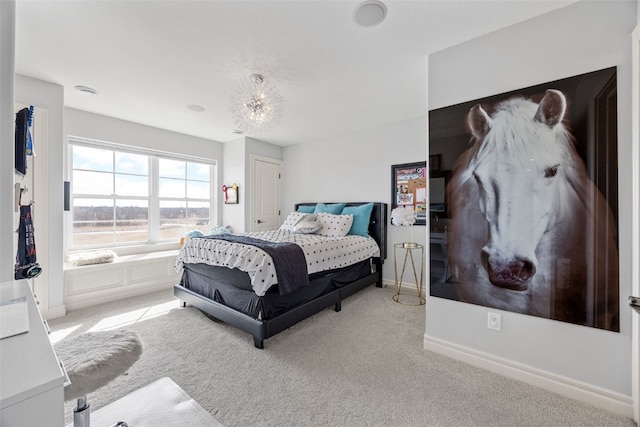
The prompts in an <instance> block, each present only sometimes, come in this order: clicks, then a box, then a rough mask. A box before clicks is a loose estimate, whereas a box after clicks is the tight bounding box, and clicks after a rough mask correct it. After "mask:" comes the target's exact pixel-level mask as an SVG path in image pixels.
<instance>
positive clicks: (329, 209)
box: [313, 203, 345, 215]
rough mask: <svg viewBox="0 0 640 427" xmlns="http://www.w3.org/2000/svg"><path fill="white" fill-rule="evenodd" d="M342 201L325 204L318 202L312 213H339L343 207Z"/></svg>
mask: <svg viewBox="0 0 640 427" xmlns="http://www.w3.org/2000/svg"><path fill="white" fill-rule="evenodd" d="M344 205H345V204H344V203H334V204H332V205H325V204H324V203H318V204H317V205H316V209H315V210H314V211H313V213H330V214H333V215H340V213H341V212H342V209H344Z"/></svg>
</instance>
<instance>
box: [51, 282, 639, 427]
mask: <svg viewBox="0 0 640 427" xmlns="http://www.w3.org/2000/svg"><path fill="white" fill-rule="evenodd" d="M392 295H393V289H391V287H387V288H383V289H380V288H375V287H369V288H367V289H365V290H363V291H361V292H359V293H358V294H356V295H354V296H352V297H349V298H347V299H346V300H344V301H343V302H342V311H341V312H339V313H336V312H334V311H333V310H332V309H327V310H324V311H322V312H321V313H318V314H316V315H315V316H313V317H311V318H309V319H307V320H305V321H303V322H301V323H299V324H297V325H295V326H293V327H292V328H290V329H288V330H286V331H284V332H282V333H280V334H278V335H276V336H275V337H272V338H269V339H267V340H265V348H264V350H258V349H256V348H254V346H253V338H252V337H251V336H250V335H249V334H246V333H244V332H242V331H239V330H237V329H235V328H232V327H230V326H228V325H225V324H224V323H220V322H215V321H212V320H210V319H209V318H207V317H206V316H204V315H203V314H202V313H200V312H199V311H198V310H196V309H195V308H192V307H187V308H182V307H180V306H179V302H178V300H176V299H175V298H174V297H173V291H172V290H167V291H161V292H156V293H152V294H149V295H144V296H140V297H136V298H131V299H128V300H126V301H122V302H115V303H108V304H103V305H99V306H95V307H90V308H86V309H82V310H77V311H73V312H70V313H69V314H68V315H67V316H66V317H64V318H60V319H54V320H51V321H50V322H49V325H50V327H51V329H52V331H53V332H52V339H53V340H54V341H55V340H59V339H64V338H69V337H72V336H75V335H78V334H81V333H84V332H87V331H94V330H104V329H115V328H127V329H130V330H133V331H136V332H138V334H139V335H140V337H141V339H142V341H143V343H144V350H143V353H142V356H141V357H140V359H139V360H138V362H137V363H136V364H134V365H133V367H132V368H131V369H130V370H129V372H128V373H127V374H126V375H123V376H121V377H119V378H117V379H116V380H114V381H113V382H112V383H110V384H108V385H106V386H105V387H103V388H101V389H99V390H97V391H95V392H93V393H91V394H89V395H88V400H89V402H91V404H92V408H93V410H97V409H99V408H100V407H102V406H105V405H106V404H108V403H110V402H112V401H114V400H117V399H119V398H121V397H123V396H124V395H126V394H128V393H130V392H132V391H134V390H136V389H138V388H140V387H143V386H145V385H147V384H149V383H151V382H153V381H155V380H157V379H159V378H161V377H165V376H167V377H170V378H171V379H173V381H175V382H176V383H177V384H178V385H179V386H180V387H182V388H183V389H184V390H185V391H186V392H187V393H188V394H189V395H190V396H191V397H193V398H194V399H195V400H196V401H197V402H198V403H199V404H200V405H201V406H202V407H204V408H205V409H206V410H208V411H209V412H210V413H211V414H212V415H213V416H214V417H215V418H216V419H217V420H218V421H220V422H221V423H222V424H224V425H225V426H227V427H234V426H243V427H248V426H326V425H330V426H492V427H493V426H510V427H511V426H633V425H635V424H634V423H633V421H632V420H630V419H627V418H623V417H618V416H615V415H612V414H610V413H608V412H606V411H603V410H600V409H597V408H595V407H592V406H590V405H587V404H583V403H580V402H577V401H574V400H571V399H568V398H564V397H561V396H558V395H555V394H553V393H549V392H547V391H544V390H541V389H537V388H535V387H532V386H529V385H527V384H523V383H520V382H518V381H514V380H510V379H508V378H504V377H502V376H500V375H496V374H493V373H490V372H487V371H484V370H482V369H478V368H475V367H472V366H469V365H466V364H464V363H461V362H457V361H454V360H451V359H449V358H446V357H444V356H441V355H439V354H436V353H433V352H429V351H425V350H424V349H423V348H422V339H423V334H424V320H425V316H424V309H425V308H424V306H422V307H411V306H404V305H400V304H397V303H395V302H393V301H392V299H391V296H392ZM72 408H73V402H67V403H66V404H65V415H66V422H67V423H68V422H70V421H71V419H72Z"/></svg>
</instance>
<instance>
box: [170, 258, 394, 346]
mask: <svg viewBox="0 0 640 427" xmlns="http://www.w3.org/2000/svg"><path fill="white" fill-rule="evenodd" d="M197 265H199V264H190V265H185V269H184V272H183V276H182V280H181V282H180V283H179V284H177V285H175V286H174V290H173V292H174V295H175V296H176V297H178V298H179V299H180V300H182V301H183V303H184V304H185V305H186V304H190V305H192V306H194V307H196V308H198V309H199V310H200V311H202V312H203V313H205V314H206V315H208V316H210V317H214V318H216V319H219V320H221V321H223V322H225V323H228V324H230V325H232V326H234V327H236V328H238V329H241V330H243V331H245V332H247V333H249V334H251V335H252V336H253V343H254V345H255V346H256V347H257V348H260V349H261V348H264V340H265V339H267V338H269V337H272V336H274V335H275V334H277V333H279V332H282V331H284V330H285V329H288V328H290V327H291V326H293V325H295V324H296V323H298V322H300V321H301V320H304V319H306V318H307V317H310V316H312V315H314V314H315V313H318V312H320V311H322V310H324V309H326V308H328V307H331V306H332V305H333V306H334V309H335V311H340V310H341V302H342V300H343V299H345V298H347V297H348V296H350V295H352V294H354V293H356V292H358V291H359V290H361V289H364V288H366V287H367V286H370V285H373V284H375V285H376V286H378V287H382V263H381V262H380V260H379V259H374V260H373V266H375V267H374V269H373V270H372V268H371V267H372V264H371V261H370V260H367V261H363V262H362V263H359V264H357V265H356V266H355V267H354V266H352V267H354V268H347V269H346V270H345V269H340V270H333V271H331V272H329V274H324V275H322V274H321V275H319V276H318V277H316V276H315V275H312V276H310V279H311V282H312V283H311V286H309V287H305V288H303V289H299V290H297V291H294V292H292V293H291V294H288V295H284V297H286V298H284V299H283V296H281V295H279V294H278V292H277V290H276V289H270V292H267V294H265V295H264V296H262V297H258V296H257V295H256V294H255V292H253V290H248V289H243V288H242V287H243V285H242V283H239V284H238V286H239V287H238V286H235V285H230V284H228V283H225V282H221V281H220V280H221V279H222V277H217V278H215V277H214V278H212V277H211V276H216V275H217V274H216V273H213V271H216V270H211V269H210V268H207V267H209V266H206V267H205V266H202V270H200V267H196V266H197ZM225 269H226V268H225ZM197 270H198V271H197ZM227 270H228V269H227ZM343 270H345V271H343ZM218 273H221V272H220V271H218ZM224 273H226V272H224V271H222V274H223V275H224ZM245 285H246V284H245ZM189 287H191V288H192V289H190V288H189ZM314 295H315V296H314ZM284 301H286V303H285V302H284ZM241 307H244V308H243V310H244V311H241ZM256 312H257V313H258V314H260V315H265V313H268V316H269V318H259V316H258V315H256ZM248 313H252V314H248Z"/></svg>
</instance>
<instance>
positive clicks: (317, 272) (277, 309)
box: [174, 202, 387, 349]
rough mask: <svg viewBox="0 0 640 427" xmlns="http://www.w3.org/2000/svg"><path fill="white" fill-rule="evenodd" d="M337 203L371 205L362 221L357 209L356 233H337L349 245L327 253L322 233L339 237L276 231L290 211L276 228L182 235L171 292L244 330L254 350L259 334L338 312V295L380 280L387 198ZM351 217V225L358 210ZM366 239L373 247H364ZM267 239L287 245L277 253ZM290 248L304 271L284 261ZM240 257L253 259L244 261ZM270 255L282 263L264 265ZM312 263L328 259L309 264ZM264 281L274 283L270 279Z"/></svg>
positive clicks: (352, 207) (260, 344)
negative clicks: (186, 237)
mask: <svg viewBox="0 0 640 427" xmlns="http://www.w3.org/2000/svg"><path fill="white" fill-rule="evenodd" d="M337 205H338V204H331V205H325V206H337ZM343 205H344V210H343V212H344V213H347V212H358V211H359V212H362V209H364V208H366V209H368V208H369V207H371V213H370V215H369V217H368V223H367V218H364V221H362V220H363V218H362V215H360V229H361V230H365V229H366V231H364V232H361V233H360V234H361V235H362V236H356V235H351V234H349V235H347V236H345V237H344V240H343V243H342V246H349V247H353V248H355V249H353V250H350V255H348V256H343V255H340V254H339V253H338V252H335V253H334V252H332V251H333V250H334V249H333V248H332V249H326V248H325V246H322V245H324V244H325V242H324V240H335V241H340V240H341V239H340V238H339V236H338V237H335V236H327V239H323V238H321V237H320V236H318V235H307V236H302V235H299V234H298V233H294V232H288V230H286V229H285V230H284V231H283V227H285V225H286V223H287V221H290V220H291V218H293V215H292V214H294V213H292V214H289V216H288V217H287V220H286V221H285V224H283V226H282V227H281V230H278V231H273V232H270V233H269V232H267V233H266V234H265V232H261V233H257V234H256V233H244V234H243V235H240V236H237V235H218V236H204V237H197V238H192V239H189V240H187V241H186V242H185V244H184V246H183V247H182V249H181V250H180V252H179V254H178V258H177V260H176V268H177V269H182V276H181V279H180V283H178V284H176V285H175V286H174V294H175V296H176V297H178V298H179V299H180V300H181V301H182V303H183V305H184V306H186V304H189V305H191V306H194V307H196V308H198V309H199V310H201V311H202V312H203V313H205V314H206V315H207V316H209V317H211V318H214V319H217V320H221V321H223V322H225V323H227V324H230V325H232V326H234V327H236V328H239V329H241V330H243V331H245V332H247V333H249V334H250V335H252V336H253V341H254V345H255V347H257V348H259V349H262V348H264V340H265V339H267V338H269V337H272V336H273V335H275V334H277V333H279V332H281V331H283V330H285V329H287V328H289V327H291V326H292V325H294V324H296V323H298V322H300V321H301V320H304V319H306V318H307V317H309V316H312V315H313V314H315V313H318V312H319V311H321V310H324V309H326V308H328V307H331V306H333V307H334V310H335V311H336V312H338V311H340V310H341V301H342V300H343V299H345V298H346V297H348V296H350V295H353V294H355V293H356V292H358V291H359V290H361V289H364V288H365V287H367V286H370V285H373V284H375V285H376V286H377V287H382V265H383V263H384V260H385V259H386V256H387V254H386V240H387V229H386V224H387V205H386V204H385V203H377V202H374V203H367V202H354V203H344V204H343ZM365 205H367V206H365ZM315 206H316V203H300V204H297V205H296V206H295V213H297V212H298V211H299V210H301V211H306V212H313V209H314V207H315ZM319 216H320V215H319ZM338 216H340V215H338ZM325 217H331V215H325ZM352 217H353V218H354V223H353V228H352V231H353V230H354V229H355V226H356V223H355V221H356V220H358V214H355V215H353V216H352ZM331 218H333V217H331ZM323 220H326V218H324V217H323ZM325 229H328V227H326V226H325ZM283 236H284V237H285V239H284V241H285V242H289V243H284V244H275V243H274V244H269V243H265V242H257V241H252V239H253V238H255V237H260V238H265V239H282V237H283ZM334 237H335V239H334ZM236 239H239V240H238V241H236ZM372 242H373V246H375V250H373V249H371V250H372V252H368V251H369V250H370V249H369V248H370V247H371V244H372ZM253 243H255V244H256V245H258V243H260V245H259V246H260V247H259V248H258V247H254V246H252V244H253ZM334 243H335V242H334ZM327 244H328V243H327ZM275 246H278V250H280V249H281V248H280V247H281V246H286V249H287V250H291V251H293V252H287V253H286V255H285V256H284V257H283V256H282V255H279V254H278V253H276V252H275V249H274V248H273V247H275ZM335 250H336V251H338V250H340V249H335ZM295 252H301V253H303V254H304V258H303V259H304V263H305V264H306V265H307V268H306V270H305V269H304V268H301V269H298V267H299V266H295V268H294V267H292V265H293V261H291V260H293V259H295V257H298V256H299V254H296V253H295ZM314 252H315V254H314ZM318 253H320V254H321V255H320V258H318V255H317V254H318ZM212 254H213V255H212ZM238 254H240V255H242V256H240V255H238ZM252 254H253V255H252ZM292 254H293V255H292ZM271 255H273V257H271ZM245 256H246V257H247V258H250V257H252V256H253V258H252V259H250V260H249V261H247V260H246V259H244V257H245ZM216 257H218V258H219V259H216ZM220 257H222V258H220ZM321 258H324V259H321ZM343 258H348V259H343ZM272 261H273V264H277V262H279V263H280V264H279V265H281V266H284V268H283V267H280V268H279V269H278V268H276V269H275V270H277V271H274V270H272V269H271V264H272ZM316 262H317V263H322V262H328V264H325V266H324V267H319V268H317V267H315V264H316ZM213 264H222V265H213ZM276 267H278V265H276ZM243 270H244V271H243ZM265 270H267V271H266V272H265ZM269 280H271V281H272V282H274V281H275V283H273V284H271V283H269ZM265 282H266V284H265Z"/></svg>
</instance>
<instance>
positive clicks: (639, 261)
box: [631, 25, 640, 424]
mask: <svg viewBox="0 0 640 427" xmlns="http://www.w3.org/2000/svg"><path fill="white" fill-rule="evenodd" d="M631 41H632V52H631V75H632V77H631V155H632V160H631V161H632V165H631V176H632V179H631V186H632V187H631V189H632V190H631V191H632V194H631V206H632V207H631V221H632V223H631V233H632V234H631V235H632V242H631V260H632V261H631V294H632V295H635V296H640V25H638V26H636V28H635V29H634V30H633V32H632V33H631ZM632 312H633V313H632V314H631V323H632V325H631V386H632V397H633V419H634V421H635V422H636V423H638V424H640V314H638V313H636V312H635V310H632Z"/></svg>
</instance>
